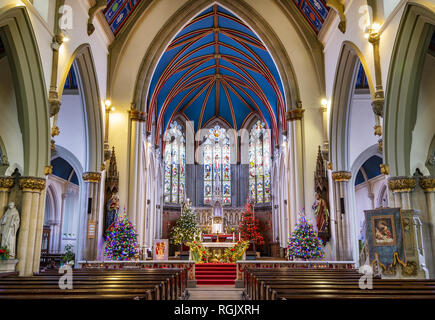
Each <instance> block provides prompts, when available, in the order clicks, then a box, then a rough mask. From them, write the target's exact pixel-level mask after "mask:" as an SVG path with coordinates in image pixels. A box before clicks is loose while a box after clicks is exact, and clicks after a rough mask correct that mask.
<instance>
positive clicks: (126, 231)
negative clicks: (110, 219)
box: [105, 212, 139, 261]
mask: <svg viewBox="0 0 435 320" xmlns="http://www.w3.org/2000/svg"><path fill="white" fill-rule="evenodd" d="M138 247H139V245H138V242H137V236H136V230H135V229H134V226H133V224H132V223H131V222H130V220H128V218H127V217H126V216H125V212H124V215H123V216H121V217H118V218H117V219H116V220H115V222H114V223H112V224H111V225H110V227H109V228H108V229H107V235H106V248H105V255H106V256H107V257H108V258H109V259H110V260H118V261H119V260H124V261H125V260H132V259H137V258H138V256H139V253H138Z"/></svg>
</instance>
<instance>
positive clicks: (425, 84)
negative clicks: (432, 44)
mask: <svg viewBox="0 0 435 320" xmlns="http://www.w3.org/2000/svg"><path fill="white" fill-rule="evenodd" d="M434 74H435V57H434V56H432V55H430V54H426V59H425V63H424V67H423V75H422V79H421V84H420V92H419V97H418V105H417V108H416V109H417V110H416V115H417V120H416V122H415V127H414V130H413V131H412V144H411V156H410V161H411V162H410V168H411V173H413V172H414V171H415V169H416V168H419V169H420V170H421V172H422V173H423V174H425V175H429V174H430V173H429V170H428V169H427V168H426V159H427V154H428V151H429V147H430V144H431V142H432V139H433V137H434V135H435V77H434Z"/></svg>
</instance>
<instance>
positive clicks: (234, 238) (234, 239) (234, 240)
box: [233, 231, 236, 242]
mask: <svg viewBox="0 0 435 320" xmlns="http://www.w3.org/2000/svg"><path fill="white" fill-rule="evenodd" d="M233 242H236V237H235V236H234V231H233Z"/></svg>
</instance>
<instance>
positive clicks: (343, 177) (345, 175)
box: [332, 171, 352, 182]
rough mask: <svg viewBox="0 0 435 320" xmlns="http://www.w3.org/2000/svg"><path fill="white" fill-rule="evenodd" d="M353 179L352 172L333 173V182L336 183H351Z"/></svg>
mask: <svg viewBox="0 0 435 320" xmlns="http://www.w3.org/2000/svg"><path fill="white" fill-rule="evenodd" d="M350 178H352V172H349V171H335V172H333V173H332V180H334V181H337V182H339V181H349V180H350Z"/></svg>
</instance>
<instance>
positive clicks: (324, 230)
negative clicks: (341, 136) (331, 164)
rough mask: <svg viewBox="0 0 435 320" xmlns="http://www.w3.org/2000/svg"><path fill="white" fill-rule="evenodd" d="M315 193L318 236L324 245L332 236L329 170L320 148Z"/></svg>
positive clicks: (314, 207)
mask: <svg viewBox="0 0 435 320" xmlns="http://www.w3.org/2000/svg"><path fill="white" fill-rule="evenodd" d="M314 191H315V193H316V201H315V203H314V204H313V210H314V212H315V214H316V223H317V229H318V234H319V237H320V238H321V239H322V240H323V243H324V244H326V242H328V241H329V238H330V235H331V234H330V217H329V201H328V200H329V189H328V176H327V169H326V166H325V160H324V158H323V155H322V150H321V148H320V146H319V149H318V151H317V160H316V171H315V173H314Z"/></svg>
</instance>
